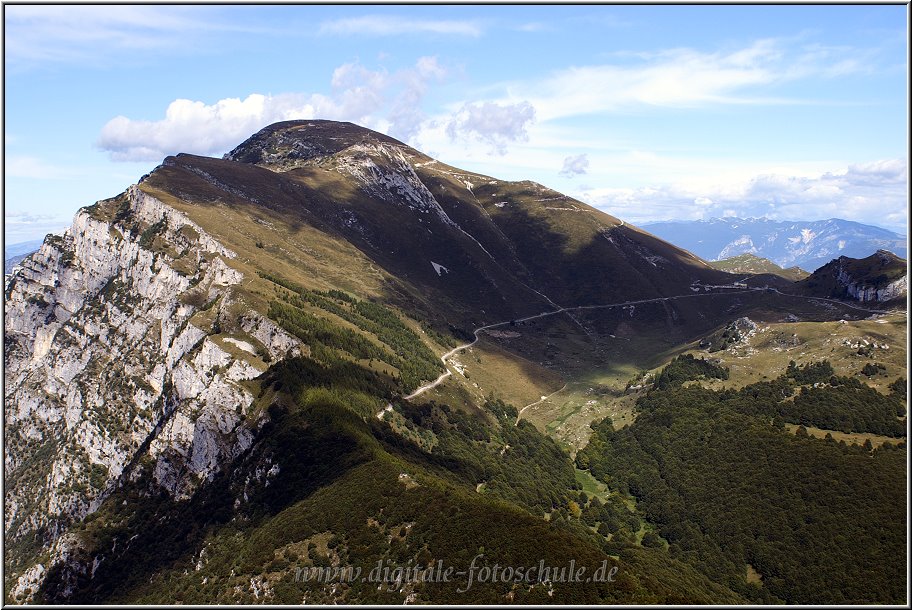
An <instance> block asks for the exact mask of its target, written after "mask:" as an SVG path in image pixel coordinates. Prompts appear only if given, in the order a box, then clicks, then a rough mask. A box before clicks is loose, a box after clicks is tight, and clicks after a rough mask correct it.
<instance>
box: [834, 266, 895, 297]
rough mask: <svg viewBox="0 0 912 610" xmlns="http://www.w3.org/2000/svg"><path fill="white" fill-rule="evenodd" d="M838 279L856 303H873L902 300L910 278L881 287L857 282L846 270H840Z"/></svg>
mask: <svg viewBox="0 0 912 610" xmlns="http://www.w3.org/2000/svg"><path fill="white" fill-rule="evenodd" d="M837 279H838V281H839V283H840V284H842V285H843V286H845V289H846V293H847V294H848V295H849V296H850V297H852V298H853V299H855V300H856V301H861V302H862V303H868V302H872V301H879V302H884V301H891V300H893V299H898V298H902V297H903V296H905V295H906V292H907V290H908V288H909V276H907V275H904V276H902V277H901V278H899V279H898V280H895V281H893V282H890V283H889V284H887V285H885V286H880V287H878V286H877V285H872V284H869V283H867V282H866V281H864V280H861V281H858V280H855V279H853V278H852V276H851V275H850V274H849V272H848V271H846V270H844V269H840V270H839V275H838V276H837Z"/></svg>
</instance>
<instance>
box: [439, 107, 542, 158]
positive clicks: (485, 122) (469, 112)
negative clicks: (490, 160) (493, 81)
mask: <svg viewBox="0 0 912 610" xmlns="http://www.w3.org/2000/svg"><path fill="white" fill-rule="evenodd" d="M533 122H535V108H533V107H532V105H531V104H530V103H529V102H517V103H515V104H499V103H496V102H476V103H468V104H464V105H463V106H462V108H461V109H459V110H458V111H457V112H456V113H455V114H454V115H453V116H452V117H450V119H449V121H448V122H447V127H446V132H447V135H448V136H449V137H450V140H452V141H456V140H458V139H475V140H478V141H480V142H483V143H485V144H488V145H489V146H490V147H491V150H492V151H493V152H496V153H497V154H500V155H503V154H506V152H507V145H508V144H511V143H514V142H525V141H527V140H528V139H529V133H528V131H527V128H528V126H529V125H530V124H532V123H533Z"/></svg>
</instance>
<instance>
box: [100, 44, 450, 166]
mask: <svg viewBox="0 0 912 610" xmlns="http://www.w3.org/2000/svg"><path fill="white" fill-rule="evenodd" d="M445 76H446V70H445V69H444V68H443V67H442V66H441V65H440V64H439V63H438V62H437V60H436V58H434V57H422V58H420V59H418V61H417V62H416V63H415V66H414V67H412V68H407V69H403V70H399V71H397V72H394V73H389V72H387V71H386V70H376V71H375V70H369V69H367V68H365V67H364V66H362V65H360V64H358V63H349V64H343V65H341V66H339V67H338V68H336V70H335V71H334V72H333V75H332V79H331V83H330V84H331V93H330V95H323V94H304V93H287V94H281V95H263V94H259V93H253V94H250V95H248V96H247V97H246V98H245V99H243V100H242V99H240V98H227V99H222V100H219V101H217V102H215V103H214V104H206V103H204V102H201V101H193V100H186V99H179V100H174V101H173V102H171V103H170V104H169V105H168V108H167V110H166V111H165V117H164V118H163V119H159V120H156V121H148V120H135V119H130V118H127V117H124V116H118V117H115V118H113V119H111V120H110V121H108V122H107V124H105V126H104V127H103V128H102V130H101V134H100V135H99V138H98V142H97V145H98V147H99V148H101V149H102V150H105V151H107V152H108V153H110V155H111V158H112V159H113V160H115V161H157V160H160V159H162V158H163V157H165V156H167V155H171V154H176V153H179V152H187V153H193V154H199V155H212V154H219V153H222V152H224V151H226V150H229V149H231V148H232V147H234V146H236V145H237V144H239V143H240V142H242V141H243V140H245V139H246V138H247V137H249V136H250V135H251V134H253V133H254V132H256V131H258V130H259V129H261V128H263V127H265V126H266V125H269V124H271V123H275V122H277V121H286V120H292V119H310V118H321V119H331V120H344V121H352V122H354V123H358V124H361V125H364V126H366V127H371V128H374V129H382V130H383V131H385V132H387V133H388V134H389V135H391V136H393V137H398V138H401V139H403V140H409V139H411V138H412V137H414V136H415V135H416V134H417V132H418V130H419V128H420V126H421V123H422V121H423V120H424V119H425V117H424V115H423V114H422V113H421V111H420V102H421V99H422V98H423V96H424V94H425V92H426V90H427V86H428V84H429V83H431V82H433V81H438V80H440V79H442V78H444V77H445Z"/></svg>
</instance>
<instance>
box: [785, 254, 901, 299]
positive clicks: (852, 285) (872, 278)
mask: <svg viewBox="0 0 912 610" xmlns="http://www.w3.org/2000/svg"><path fill="white" fill-rule="evenodd" d="M908 285H909V280H908V265H907V262H906V261H905V260H904V259H902V258H899V257H898V256H896V255H895V254H893V253H892V252H888V251H886V250H878V251H877V252H875V253H874V254H872V255H871V256H868V257H865V258H849V257H847V256H840V257H839V258H837V259H834V260H832V261H830V262H829V263H827V264H826V265H824V266H823V267H821V268H820V269H818V270H817V271H815V272H814V273H813V274H812V275H811V276H810V277H808V278H806V279H805V280H802V281H801V282H799V283H798V286H799V287H801V288H802V289H804V290H805V291H807V292H809V293H810V294H814V295H816V296H824V297H835V298H844V299H854V300H856V301H861V302H862V303H870V302H880V303H885V302H888V301H896V300H897V299H902V298H904V297H905V296H906V293H907V290H908Z"/></svg>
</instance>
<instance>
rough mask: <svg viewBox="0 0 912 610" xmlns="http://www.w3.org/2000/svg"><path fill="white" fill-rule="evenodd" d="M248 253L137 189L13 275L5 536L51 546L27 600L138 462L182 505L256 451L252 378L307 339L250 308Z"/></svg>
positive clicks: (23, 592)
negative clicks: (239, 303) (244, 307)
mask: <svg viewBox="0 0 912 610" xmlns="http://www.w3.org/2000/svg"><path fill="white" fill-rule="evenodd" d="M234 258H235V254H234V252H232V251H230V250H229V249H227V248H225V247H224V246H222V245H221V244H220V243H218V241H216V240H215V239H214V238H212V237H211V236H210V235H209V234H207V233H206V232H205V231H204V230H203V229H202V228H201V227H200V226H199V225H197V224H196V223H194V222H192V221H191V220H189V218H187V217H186V216H185V215H184V214H182V213H181V212H179V211H177V210H175V209H173V208H171V207H169V206H167V205H165V204H163V203H162V202H161V201H159V200H157V199H155V198H153V197H151V196H149V195H148V194H146V193H144V192H142V191H141V190H140V189H139V188H138V187H136V186H134V187H131V188H130V189H129V190H128V191H127V192H126V193H124V194H123V195H121V196H120V197H117V198H115V199H111V200H107V201H102V202H99V203H97V204H95V205H94V206H91V207H88V208H83V209H82V210H80V211H79V212H78V213H77V215H76V217H75V219H74V221H73V225H72V227H71V228H70V229H69V230H68V231H67V232H66V233H65V234H64V235H63V236H62V237H59V236H48V237H47V239H46V240H45V242H44V244H43V245H42V246H41V248H40V250H39V251H38V252H37V253H35V254H34V255H32V256H31V257H29V258H28V259H26V260H25V261H24V262H23V263H22V265H21V266H19V267H18V268H17V269H16V270H15V272H14V273H13V274H12V275H11V276H9V277H8V278H7V281H6V286H5V298H6V317H5V320H4V323H5V338H6V341H5V345H6V348H5V362H6V384H5V416H6V430H5V433H6V452H5V455H4V468H5V475H6V498H5V501H6V513H5V514H6V521H5V523H4V526H5V533H6V540H7V544H8V548H9V547H11V546H12V547H19V548H27V547H39V548H41V547H49V548H50V551H49V552H47V553H45V554H44V557H43V561H40V562H38V563H36V564H33V565H31V566H24V565H22V566H19V565H8V569H10V568H12V570H13V572H14V573H13V574H11V576H12V577H13V580H12V582H14V583H15V584H14V586H13V590H12V594H13V596H14V599H17V600H20V601H28V600H29V599H30V593H31V592H33V591H35V590H36V589H37V586H38V585H39V584H40V582H41V580H42V577H43V575H44V574H45V573H47V571H48V570H49V569H50V568H51V567H52V566H53V565H54V564H58V563H60V562H65V561H66V559H67V557H68V556H69V555H71V554H72V553H73V552H74V549H73V548H72V546H73V544H74V539H73V538H72V537H69V536H66V535H64V534H65V533H66V532H67V528H68V527H69V526H70V525H71V524H72V523H74V522H76V521H77V520H79V519H81V518H83V517H85V516H86V515H87V514H89V513H91V512H93V511H94V510H95V509H96V508H97V507H98V506H99V505H100V503H101V502H102V501H103V499H104V498H105V497H106V495H107V494H108V493H109V492H110V491H111V490H112V489H114V488H115V487H116V486H117V485H119V484H120V483H122V482H123V481H124V480H126V479H128V478H129V477H130V476H131V473H132V470H133V467H134V466H135V465H136V464H137V463H138V462H140V461H144V462H146V463H148V464H149V465H150V466H151V467H152V468H153V472H154V481H155V484H156V486H157V487H158V488H160V490H162V491H164V492H165V493H167V494H170V495H171V496H173V497H174V498H176V499H180V498H186V497H188V496H189V495H190V494H192V492H193V490H194V489H196V488H197V487H198V486H199V485H200V483H201V482H203V481H206V480H209V479H211V478H212V477H213V476H215V474H217V473H218V472H219V470H220V469H221V468H222V467H223V465H224V464H226V463H227V462H229V461H230V460H232V459H234V458H235V457H237V456H238V455H239V454H241V453H242V452H244V451H245V450H247V449H248V448H249V446H250V444H251V441H252V439H253V436H254V430H255V429H256V426H257V425H258V424H261V423H262V421H258V420H256V418H251V417H249V412H248V408H249V407H250V405H251V403H252V401H253V396H252V395H251V393H250V390H249V389H248V388H246V387H245V385H244V382H245V380H249V379H252V378H255V377H257V376H259V375H260V373H261V372H262V371H263V370H265V369H266V368H267V366H268V365H267V362H269V361H272V360H274V359H279V358H282V357H284V356H285V355H286V354H288V353H289V352H290V353H292V354H293V353H295V352H296V351H297V350H300V347H299V342H298V341H297V339H294V338H292V337H291V336H290V335H288V334H286V333H285V332H284V331H283V330H281V329H279V328H278V327H276V325H275V324H274V323H273V322H271V321H270V320H268V319H266V318H264V317H262V316H260V315H259V314H257V313H256V312H255V311H245V312H244V313H243V315H241V316H238V315H236V314H237V312H236V311H234V310H233V309H232V306H233V304H235V302H236V299H235V295H234V292H235V290H236V289H237V288H238V287H239V286H240V284H241V283H242V282H243V281H244V276H243V274H242V273H241V272H239V271H238V270H236V269H234V268H233V267H232V264H233V259H234ZM16 572H18V574H17V573H16ZM8 582H10V581H8Z"/></svg>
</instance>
